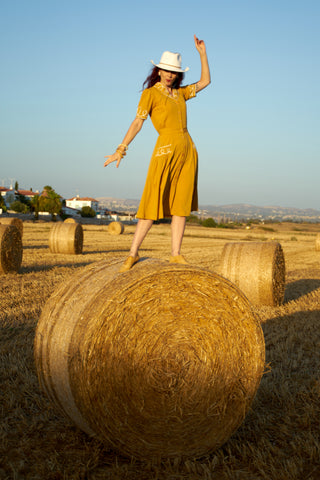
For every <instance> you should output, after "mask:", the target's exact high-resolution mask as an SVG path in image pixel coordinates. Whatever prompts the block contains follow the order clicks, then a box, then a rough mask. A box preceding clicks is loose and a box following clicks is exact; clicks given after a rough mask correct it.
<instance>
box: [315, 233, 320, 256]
mask: <svg viewBox="0 0 320 480" xmlns="http://www.w3.org/2000/svg"><path fill="white" fill-rule="evenodd" d="M315 249H316V251H317V252H320V233H318V234H317V236H316V244H315Z"/></svg>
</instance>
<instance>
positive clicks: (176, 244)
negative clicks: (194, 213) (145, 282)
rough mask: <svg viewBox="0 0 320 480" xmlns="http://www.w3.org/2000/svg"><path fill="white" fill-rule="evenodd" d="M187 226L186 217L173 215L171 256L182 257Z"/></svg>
mask: <svg viewBox="0 0 320 480" xmlns="http://www.w3.org/2000/svg"><path fill="white" fill-rule="evenodd" d="M185 226H186V217H178V216H177V215H172V219H171V256H172V257H176V256H178V255H180V249H181V244H182V239H183V234H184V229H185Z"/></svg>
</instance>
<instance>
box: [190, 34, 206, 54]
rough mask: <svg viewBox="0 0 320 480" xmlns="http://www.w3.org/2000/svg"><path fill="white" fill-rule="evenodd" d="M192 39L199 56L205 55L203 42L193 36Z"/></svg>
mask: <svg viewBox="0 0 320 480" xmlns="http://www.w3.org/2000/svg"><path fill="white" fill-rule="evenodd" d="M193 38H194V44H195V46H196V49H197V50H198V52H199V53H200V55H202V54H205V53H206V45H205V43H204V41H203V40H199V38H198V37H196V36H195V35H193Z"/></svg>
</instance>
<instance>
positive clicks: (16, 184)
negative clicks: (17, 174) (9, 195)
mask: <svg viewBox="0 0 320 480" xmlns="http://www.w3.org/2000/svg"><path fill="white" fill-rule="evenodd" d="M14 189H15V191H16V192H17V191H18V190H19V183H18V182H17V181H16V182H15V184H14Z"/></svg>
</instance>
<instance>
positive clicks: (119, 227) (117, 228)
mask: <svg viewBox="0 0 320 480" xmlns="http://www.w3.org/2000/svg"><path fill="white" fill-rule="evenodd" d="M108 232H109V233H111V235H121V234H122V233H123V232H124V225H123V223H121V222H111V223H109V225H108Z"/></svg>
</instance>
